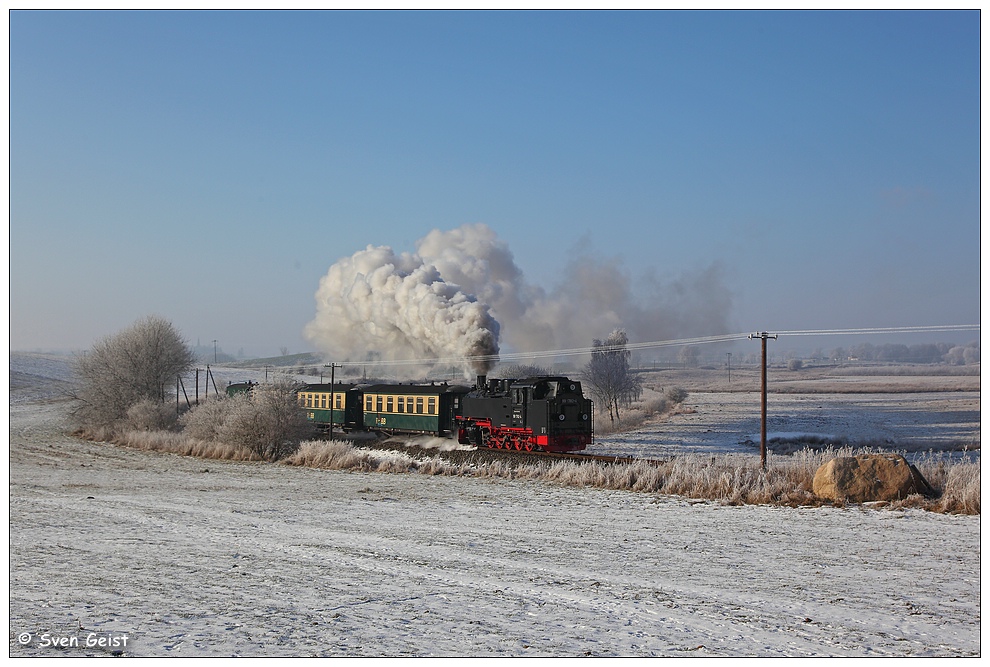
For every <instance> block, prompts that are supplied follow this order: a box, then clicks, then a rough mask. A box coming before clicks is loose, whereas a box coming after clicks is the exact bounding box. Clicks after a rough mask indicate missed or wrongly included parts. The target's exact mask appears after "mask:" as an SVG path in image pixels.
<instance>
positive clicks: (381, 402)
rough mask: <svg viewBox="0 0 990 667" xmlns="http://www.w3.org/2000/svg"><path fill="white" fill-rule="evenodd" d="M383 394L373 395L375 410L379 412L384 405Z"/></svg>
mask: <svg viewBox="0 0 990 667" xmlns="http://www.w3.org/2000/svg"><path fill="white" fill-rule="evenodd" d="M383 399H384V396H375V408H376V409H375V412H381V411H382V408H383V407H384V403H385V401H384V400H383Z"/></svg>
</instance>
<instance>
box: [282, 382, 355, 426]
mask: <svg viewBox="0 0 990 667" xmlns="http://www.w3.org/2000/svg"><path fill="white" fill-rule="evenodd" d="M297 396H298V399H299V405H300V406H301V407H302V408H303V409H304V410H305V411H306V419H307V420H309V421H310V422H312V423H313V425H314V426H316V428H317V429H318V430H320V431H329V430H330V424H331V421H332V423H333V426H334V428H337V429H341V430H344V431H349V430H351V429H354V428H357V427H359V425H360V424H361V393H360V392H359V391H357V386H356V385H353V384H341V383H337V384H334V385H330V384H329V383H328V384H309V385H306V386H305V387H304V388H303V389H302V390H301V391H299V393H298V394H297Z"/></svg>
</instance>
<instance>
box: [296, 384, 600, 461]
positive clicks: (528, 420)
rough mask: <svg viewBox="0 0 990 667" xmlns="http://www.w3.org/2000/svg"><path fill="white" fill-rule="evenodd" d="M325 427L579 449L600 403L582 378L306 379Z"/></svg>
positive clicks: (310, 404)
mask: <svg viewBox="0 0 990 667" xmlns="http://www.w3.org/2000/svg"><path fill="white" fill-rule="evenodd" d="M297 397H298V400H299V405H300V406H301V407H302V408H303V409H304V410H305V411H306V418H307V419H308V420H309V421H310V422H311V423H313V425H314V426H315V427H316V428H318V429H319V430H321V431H331V430H334V429H340V430H341V431H344V432H350V431H377V432H382V433H387V434H422V435H432V436H437V437H446V438H456V439H457V441H458V442H459V443H460V444H464V445H475V446H477V447H488V448H493V449H511V450H516V451H525V452H533V451H545V452H576V451H581V450H583V449H585V448H587V447H588V446H589V445H591V443H592V441H593V437H594V411H593V407H594V406H593V403H592V401H591V400H590V399H588V398H586V397H585V396H584V393H583V391H582V388H581V383H580V382H579V381H578V380H572V379H570V378H567V377H564V376H559V375H543V376H536V377H528V378H519V379H491V380H490V379H488V378H487V377H486V376H484V375H480V376H478V379H477V383H476V384H475V385H474V386H473V387H470V386H467V385H451V384H447V383H440V384H438V383H435V382H434V383H430V384H347V383H335V384H332V385H331V384H323V383H320V384H307V385H305V386H303V387H302V388H301V389H300V390H299V392H298V394H297Z"/></svg>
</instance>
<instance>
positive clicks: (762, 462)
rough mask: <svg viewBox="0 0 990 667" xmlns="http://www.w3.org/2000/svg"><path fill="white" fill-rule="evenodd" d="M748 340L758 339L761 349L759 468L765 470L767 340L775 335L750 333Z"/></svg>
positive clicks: (775, 337) (775, 338)
mask: <svg viewBox="0 0 990 667" xmlns="http://www.w3.org/2000/svg"><path fill="white" fill-rule="evenodd" d="M749 337H750V340H752V339H753V338H759V339H760V341H761V347H762V348H763V369H762V370H761V372H760V393H761V395H762V398H761V401H760V467H761V468H763V469H764V470H766V469H767V339H768V338H773V339H774V340H777V334H768V333H767V332H766V331H763V332H761V333H752V334H750V335H749Z"/></svg>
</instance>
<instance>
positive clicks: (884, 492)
mask: <svg viewBox="0 0 990 667" xmlns="http://www.w3.org/2000/svg"><path fill="white" fill-rule="evenodd" d="M812 489H813V490H814V492H815V495H816V496H818V497H819V498H825V499H828V500H840V501H849V502H854V503H865V502H871V501H875V500H887V501H890V500H903V499H905V498H907V497H908V496H910V495H911V494H914V493H920V494H923V495H931V492H932V489H931V487H930V486H929V485H928V482H927V481H926V480H925V478H924V477H923V476H922V475H921V473H920V472H918V469H917V468H915V467H914V466H913V465H911V464H910V463H908V462H907V459H905V458H904V457H903V456H901V455H900V454H861V455H859V456H841V457H839V458H835V459H832V460H831V461H829V462H827V463H825V464H824V465H823V466H821V467H820V468H819V469H818V471H817V472H816V473H815V480H814V482H813V483H812Z"/></svg>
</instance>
